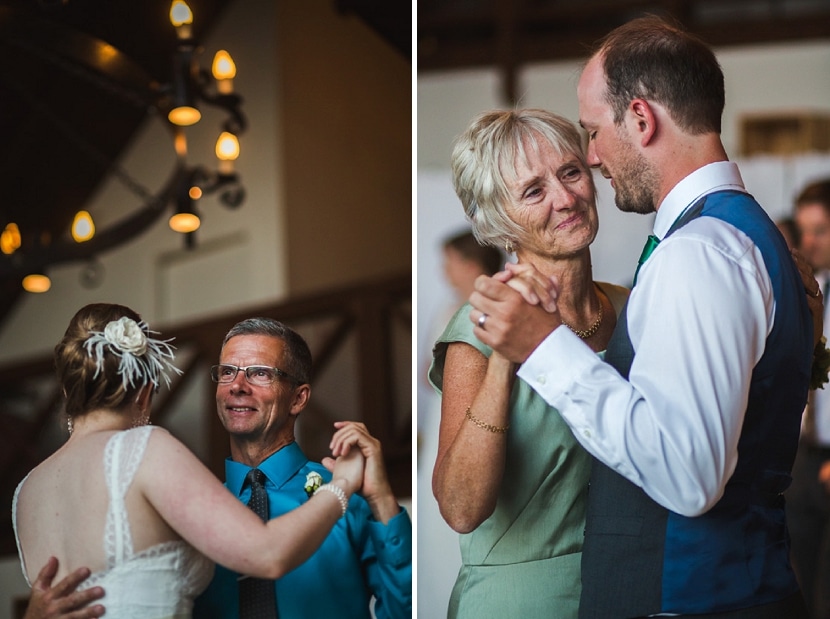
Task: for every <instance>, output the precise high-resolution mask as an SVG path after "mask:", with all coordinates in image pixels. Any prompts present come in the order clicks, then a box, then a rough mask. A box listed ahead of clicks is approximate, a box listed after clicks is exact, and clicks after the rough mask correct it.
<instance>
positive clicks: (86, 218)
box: [72, 211, 95, 243]
mask: <svg viewBox="0 0 830 619" xmlns="http://www.w3.org/2000/svg"><path fill="white" fill-rule="evenodd" d="M93 236H95V223H94V222H93V221H92V216H91V215H90V214H89V213H88V212H87V211H78V212H77V213H76V214H75V220H74V221H73V222H72V238H73V239H75V242H76V243H83V242H84V241H88V240H89V239H91V238H92V237H93Z"/></svg>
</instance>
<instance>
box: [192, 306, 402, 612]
mask: <svg viewBox="0 0 830 619" xmlns="http://www.w3.org/2000/svg"><path fill="white" fill-rule="evenodd" d="M310 375H311V353H310V352H309V349H308V345H307V344H306V342H305V341H304V340H303V338H302V337H300V335H299V334H297V333H296V332H294V331H293V330H291V329H289V328H288V327H286V326H285V325H283V324H282V323H280V322H278V321H276V320H273V319H270V318H251V319H248V320H243V321H242V322H240V323H237V324H236V325H235V326H234V327H233V328H232V329H231V330H230V331H229V332H228V334H227V335H226V336H225V340H224V342H223V344H222V352H221V353H220V358H219V364H218V365H215V366H213V367H212V368H211V378H212V379H213V380H214V381H215V382H216V383H217V385H216V408H217V412H218V414H219V419H220V420H221V421H222V425H223V426H224V427H225V429H226V430H227V431H228V433H229V435H230V447H231V457H230V458H229V459H228V460H226V462H225V484H226V485H227V487H228V489H229V490H230V491H231V492H233V493H234V494H235V495H236V496H237V497H238V498H239V499H240V500H241V501H243V502H244V503H247V502H248V500H249V498H250V495H251V491H250V489H249V488H248V487H247V484H246V483H245V479H246V476H247V475H248V472H249V471H250V470H251V469H252V468H254V467H255V468H258V469H260V470H261V471H262V472H263V473H264V474H265V477H266V481H265V490H266V492H267V494H268V502H269V510H270V517H271V518H274V517H276V516H279V515H281V514H284V513H286V512H288V511H290V510H292V509H294V508H295V507H299V506H300V505H302V504H303V503H304V502H305V501H307V500H308V498H309V494H308V492H309V491H310V492H313V490H312V489H311V488H312V487H313V486H314V485H316V484H315V481H314V479H315V474H318V475H320V476H321V477H322V478H323V479H324V480H327V479H328V478H329V477H330V474H329V473H328V471H327V470H326V469H325V468H324V466H323V465H321V464H319V463H316V462H310V461H309V460H308V458H307V457H306V456H305V455H304V454H303V452H302V450H301V449H300V447H299V445H298V444H297V442H296V440H295V437H294V423H295V422H296V420H297V417H298V416H299V414H300V413H301V412H302V411H303V410H304V409H305V408H306V406H307V405H308V401H309V397H310V395H311V386H310V385H309V380H310ZM335 427H336V437H342V438H344V440H345V439H346V437H351V439H352V441H351V444H356V445H357V446H358V447H359V448H360V449H361V451H362V452H363V455H364V456H365V458H366V472H365V476H364V483H363V487H362V488H361V490H360V493H359V494H360V495H361V496H362V498H361V497H356V498H353V499H352V500H351V501H350V502H349V508H348V511H347V513H346V516H345V517H344V518H342V519H341V521H340V522H338V523H337V524H336V525H335V527H334V529H333V530H332V532H331V533H330V534H329V536H328V538H327V539H326V541H325V542H324V543H323V545H322V546H321V547H320V549H319V550H318V551H317V552H315V553H314V555H312V557H311V558H310V559H309V560H308V561H306V562H305V563H304V564H303V565H301V566H300V567H298V568H297V569H295V570H293V571H292V572H290V573H289V574H287V575H286V576H284V577H283V578H281V579H280V580H279V581H276V582H275V583H274V585H275V588H276V599H277V607H278V609H279V617H280V618H281V619H292V618H297V617H343V618H352V617H354V618H358V617H361V618H363V617H369V616H370V610H369V603H370V599H371V597H372V596H374V597H375V605H374V612H375V614H376V616H377V617H378V618H379V619H381V618H386V617H388V618H393V617H410V616H411V614H412V543H411V537H412V531H411V524H410V521H409V517H408V515H407V514H406V512H405V511H404V510H403V509H402V508H401V507H400V506H399V505H398V502H397V501H396V499H395V496H394V494H393V493H392V488H391V486H390V485H389V481H388V478H387V474H386V469H385V466H384V463H383V454H382V452H381V445H380V442H379V441H378V440H377V439H375V438H374V437H372V436H371V435H370V434H369V432H368V431H367V430H366V427H365V426H364V425H363V424H361V423H355V422H337V423H335ZM334 440H335V439H333V443H334ZM346 442H350V441H346ZM334 455H337V454H334ZM318 483H324V482H322V481H320V482H318ZM306 486H308V487H309V490H307V489H306ZM238 588H239V585H238V575H237V574H235V573H232V572H230V571H228V570H226V569H225V568H223V567H221V566H217V568H216V575H215V576H214V579H213V582H212V583H211V585H210V587H208V589H207V591H205V593H204V594H203V595H202V596H201V597H200V598H199V599H197V601H196V607H195V609H194V613H193V616H194V618H196V619H208V618H213V617H216V618H219V617H221V618H222V619H228V618H233V617H237V616H239V615H238V601H237V600H238Z"/></svg>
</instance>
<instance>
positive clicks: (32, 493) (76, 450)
mask: <svg viewBox="0 0 830 619" xmlns="http://www.w3.org/2000/svg"><path fill="white" fill-rule="evenodd" d="M153 334H154V332H152V331H150V330H149V328H148V327H147V325H146V323H144V322H143V321H142V320H141V318H140V317H139V315H138V314H137V313H136V312H134V311H133V310H131V309H129V308H127V307H124V306H121V305H112V304H93V305H88V306H86V307H84V308H82V309H81V310H80V311H78V313H77V314H76V315H75V316H74V317H73V318H72V320H71V322H70V324H69V327H68V328H67V330H66V333H65V335H64V337H63V339H62V340H61V341H60V342H59V343H58V345H57V346H56V348H55V365H56V369H57V374H58V381H59V382H60V384H61V387H62V389H63V392H64V396H65V397H66V412H67V414H68V416H69V419H70V432H71V434H70V437H69V440H68V441H67V442H66V443H65V444H64V445H63V446H62V447H61V448H60V449H58V450H57V451H56V452H55V453H54V454H52V455H51V456H50V457H49V458H48V459H46V460H45V461H44V462H43V463H41V464H40V465H38V466H37V467H36V468H35V469H34V470H32V471H31V472H30V473H29V474H28V475H27V476H26V478H25V479H24V480H23V481H22V482H21V483H20V485H19V486H18V488H17V491H16V492H15V497H14V503H13V505H12V517H13V521H14V525H15V535H16V538H17V544H18V551H19V554H20V561H21V564H22V566H23V573H24V576H25V577H26V580H27V582H29V583H31V582H32V581H35V578H36V576H37V574H35V573H32V572H30V571H29V570H30V569H31V568H32V567H35V566H41V565H44V564H46V563H47V562H48V561H53V560H50V557H52V556H55V557H56V558H57V560H58V566H59V567H58V568H57V574H56V576H57V578H64V577H66V576H67V575H70V573H71V572H72V570H73V569H74V568H76V567H78V566H88V567H89V568H91V570H92V575H91V576H90V578H88V579H87V580H86V581H85V582H84V583H83V585H82V587H84V588H88V587H92V586H98V585H100V586H103V587H104V588H105V590H106V592H107V593H106V598H107V599H106V604H107V614H108V615H112V616H115V617H119V618H122V619H130V618H136V619H138V618H141V619H152V618H158V619H161V618H176V619H186V618H189V617H190V616H191V609H192V605H193V599H194V597H195V596H196V595H198V594H199V593H201V592H202V590H204V589H205V587H207V585H208V583H209V582H210V579H211V576H212V573H213V565H214V562H218V563H221V564H222V565H225V566H227V567H229V568H230V569H232V570H234V571H237V572H240V573H243V574H248V575H251V576H255V577H259V578H267V579H276V578H279V577H280V576H282V575H283V574H285V573H286V572H288V571H290V570H291V569H293V568H294V567H296V566H297V565H299V564H300V563H302V562H303V561H305V560H306V559H307V558H308V557H309V556H310V555H311V554H312V553H313V551H314V550H316V549H317V547H318V546H319V545H320V544H321V543H322V542H323V540H324V539H325V537H326V535H327V534H328V533H329V531H330V530H331V528H332V527H333V526H334V524H335V522H337V520H338V519H339V518H340V517H341V516H342V515H343V514H344V513H345V509H346V504H347V501H348V497H349V496H350V495H351V494H352V493H353V492H354V491H356V490H357V489H359V488H360V486H361V484H362V478H363V457H362V455H361V454H360V451H359V450H357V449H353V450H349V453H348V455H347V456H343V457H340V458H338V459H337V460H336V461H331V460H329V463H328V464H327V466H329V468H331V469H332V471H333V478H332V481H331V482H330V483H329V484H325V485H323V486H321V487H320V488H319V489H318V491H317V492H316V493H315V495H314V496H313V497H312V498H311V499H309V501H308V502H307V503H305V504H304V505H303V506H302V507H300V508H299V509H296V510H294V511H292V512H290V513H288V514H286V515H284V516H281V517H279V518H275V519H273V520H270V521H268V522H262V521H261V520H260V519H259V517H258V516H257V515H256V514H255V513H254V512H253V511H251V510H250V509H248V508H247V507H246V506H245V505H243V504H242V503H240V502H239V501H238V500H237V499H236V498H235V497H234V496H233V495H231V493H229V492H228V490H227V489H226V488H225V487H224V486H223V485H222V483H221V482H220V481H219V480H218V479H217V478H216V477H215V476H214V475H213V474H212V473H211V472H210V471H209V470H208V469H207V468H205V466H204V465H203V464H202V463H201V462H200V461H199V460H198V459H197V458H196V456H195V455H194V454H193V453H191V452H190V451H189V450H188V449H187V448H186V447H184V445H182V443H180V442H179V441H178V440H176V439H175V438H174V437H173V436H171V435H170V434H169V433H168V432H167V431H165V430H163V429H161V428H157V427H154V426H151V425H148V423H149V411H150V404H151V401H152V398H153V394H154V393H155V392H156V391H157V390H158V388H159V386H160V383H161V381H165V382H167V383H168V384H169V377H168V373H169V372H171V371H173V372H178V370H177V369H176V368H175V367H174V366H173V364H172V359H173V351H172V347H171V346H170V345H169V343H168V342H169V340H166V341H163V340H159V339H156V338H155V337H153ZM321 491H322V492H321Z"/></svg>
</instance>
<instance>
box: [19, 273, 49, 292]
mask: <svg viewBox="0 0 830 619" xmlns="http://www.w3.org/2000/svg"><path fill="white" fill-rule="evenodd" d="M51 287H52V280H50V279H49V278H48V277H47V276H46V275H43V274H41V273H32V274H30V275H27V276H26V277H24V278H23V289H24V290H25V291H26V292H35V293H40V292H46V291H47V290H49V289H50V288H51Z"/></svg>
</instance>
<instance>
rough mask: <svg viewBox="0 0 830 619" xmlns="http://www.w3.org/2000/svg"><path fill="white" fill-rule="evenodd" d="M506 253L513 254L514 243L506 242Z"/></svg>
mask: <svg viewBox="0 0 830 619" xmlns="http://www.w3.org/2000/svg"><path fill="white" fill-rule="evenodd" d="M504 251H505V252H507V253H508V254H512V253H513V251H514V248H513V242H512V241H509V240H508V241H505V242H504Z"/></svg>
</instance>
